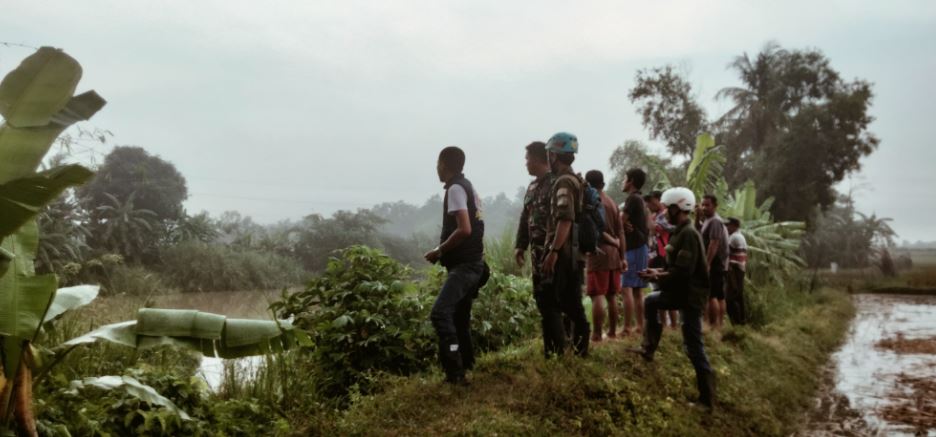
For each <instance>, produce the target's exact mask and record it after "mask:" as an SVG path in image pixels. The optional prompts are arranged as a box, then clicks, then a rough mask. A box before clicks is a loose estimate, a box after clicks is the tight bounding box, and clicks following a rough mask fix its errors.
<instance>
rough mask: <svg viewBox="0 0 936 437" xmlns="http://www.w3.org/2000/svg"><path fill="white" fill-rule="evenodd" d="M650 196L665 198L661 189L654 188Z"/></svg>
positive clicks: (652, 197) (658, 198)
mask: <svg viewBox="0 0 936 437" xmlns="http://www.w3.org/2000/svg"><path fill="white" fill-rule="evenodd" d="M650 198H651V199H657V200H660V199H662V198H663V192H662V191H660V190H653V191H651V192H650Z"/></svg>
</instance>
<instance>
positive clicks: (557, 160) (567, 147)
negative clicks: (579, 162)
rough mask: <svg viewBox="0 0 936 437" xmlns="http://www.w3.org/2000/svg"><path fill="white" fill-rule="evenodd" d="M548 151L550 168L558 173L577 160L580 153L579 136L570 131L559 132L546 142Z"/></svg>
mask: <svg viewBox="0 0 936 437" xmlns="http://www.w3.org/2000/svg"><path fill="white" fill-rule="evenodd" d="M546 152H547V157H548V159H549V168H550V169H552V171H553V173H558V172H559V171H560V170H562V169H563V168H565V167H568V166H570V165H572V163H573V162H575V154H576V153H578V138H577V137H576V136H575V135H572V134H570V133H568V132H559V133H557V134H555V135H553V136H552V137H550V138H549V141H547V142H546Z"/></svg>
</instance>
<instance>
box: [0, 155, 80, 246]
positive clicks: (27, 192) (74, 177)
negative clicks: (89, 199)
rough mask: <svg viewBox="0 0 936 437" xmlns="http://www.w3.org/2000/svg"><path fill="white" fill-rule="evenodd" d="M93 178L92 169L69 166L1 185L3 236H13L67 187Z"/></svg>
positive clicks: (0, 205)
mask: <svg viewBox="0 0 936 437" xmlns="http://www.w3.org/2000/svg"><path fill="white" fill-rule="evenodd" d="M92 176H94V173H93V172H92V171H91V170H88V169H86V168H84V167H82V166H80V165H65V166H61V167H56V168H53V169H51V170H48V171H44V172H42V173H38V174H36V175H35V176H30V177H26V178H21V179H14V180H12V181H10V182H7V183H5V184H2V185H0V236H6V235H9V234H11V233H13V232H14V231H15V230H16V229H17V228H19V227H20V226H22V225H23V224H24V223H26V221H28V220H30V219H32V218H33V217H35V216H36V215H37V214H39V212H40V211H41V210H42V207H44V206H45V205H47V204H48V203H50V202H52V201H53V200H55V198H56V197H58V196H59V195H60V194H61V193H62V191H64V190H65V189H66V188H68V187H71V186H74V185H80V184H83V183H84V182H87V181H88V180H89V179H91V177H92Z"/></svg>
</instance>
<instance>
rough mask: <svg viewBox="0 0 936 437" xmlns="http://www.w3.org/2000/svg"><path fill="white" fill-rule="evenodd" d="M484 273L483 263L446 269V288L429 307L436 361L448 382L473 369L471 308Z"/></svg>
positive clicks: (444, 287) (459, 265)
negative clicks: (436, 339) (436, 351)
mask: <svg viewBox="0 0 936 437" xmlns="http://www.w3.org/2000/svg"><path fill="white" fill-rule="evenodd" d="M483 272H484V263H483V262H482V261H478V262H474V263H464V264H458V265H456V266H452V267H449V268H448V276H447V277H446V278H445V284H443V285H442V290H441V291H440V292H439V296H438V297H436V301H435V304H434V305H432V312H431V313H430V315H429V318H430V320H432V326H433V328H435V331H436V335H438V337H439V361H440V363H441V364H442V369H443V370H445V374H446V377H448V378H449V379H454V378H458V377H463V376H465V369H471V368H472V367H474V346H473V345H472V344H471V304H472V302H474V298H475V297H476V296H477V294H478V288H479V286H480V283H481V276H482V274H483Z"/></svg>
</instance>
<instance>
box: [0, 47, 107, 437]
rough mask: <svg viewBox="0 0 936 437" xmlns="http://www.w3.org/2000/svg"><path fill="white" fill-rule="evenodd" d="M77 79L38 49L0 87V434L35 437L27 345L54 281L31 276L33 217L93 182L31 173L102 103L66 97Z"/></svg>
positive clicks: (59, 56)
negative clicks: (9, 431) (13, 427)
mask: <svg viewBox="0 0 936 437" xmlns="http://www.w3.org/2000/svg"><path fill="white" fill-rule="evenodd" d="M80 78H81V66H80V65H79V64H78V62H77V61H75V60H74V59H73V58H71V57H70V56H68V55H66V54H65V53H64V52H62V51H61V50H57V49H53V48H50V47H43V48H41V49H39V50H38V51H37V52H36V53H34V54H33V55H31V56H29V57H27V58H26V59H24V60H23V62H22V63H21V64H20V65H19V67H17V68H16V69H15V70H13V71H12V72H10V73H9V74H7V75H6V77H4V79H3V81H2V82H0V115H2V116H3V119H4V122H3V124H2V125H0V239H2V244H0V246H2V248H3V251H2V255H0V257H2V258H3V261H4V262H2V263H0V275H2V276H0V342H2V348H0V367H2V368H0V373H2V378H0V429H2V428H9V426H10V423H11V421H12V420H14V419H15V420H16V423H17V426H18V428H19V430H20V432H21V433H23V434H27V435H36V429H35V423H34V420H33V417H32V408H31V403H32V399H31V398H32V377H31V372H32V367H33V364H34V363H33V356H32V347H31V343H32V342H33V341H34V340H35V338H36V335H37V334H38V332H39V327H40V325H41V322H42V320H43V317H44V316H45V314H46V312H47V310H48V309H49V306H50V305H51V303H52V300H53V297H54V296H55V291H56V285H57V279H56V277H55V275H51V274H50V275H36V274H35V268H34V265H33V260H34V259H35V256H36V248H37V246H38V231H37V226H36V223H35V217H36V215H37V214H38V213H39V212H40V210H41V208H42V207H43V206H45V205H46V204H48V203H49V202H51V201H52V200H54V199H55V198H56V197H57V196H58V195H59V194H61V192H62V191H63V190H65V189H66V188H68V187H70V186H74V185H77V184H81V183H83V182H85V181H87V180H88V179H90V178H91V176H92V175H93V173H92V172H91V171H90V170H88V169H86V168H84V167H81V166H78V165H65V166H58V167H54V168H52V169H49V170H46V171H43V172H39V173H37V172H36V169H37V168H38V167H39V164H40V163H41V161H42V159H43V158H44V157H45V155H46V153H47V152H48V151H49V148H50V147H51V146H52V143H53V141H54V140H55V138H56V137H58V135H59V134H60V133H62V131H64V130H65V129H66V128H68V127H69V126H70V125H72V124H74V123H75V122H78V121H82V120H87V119H89V118H90V117H91V116H93V115H94V114H95V113H96V112H97V111H98V110H100V109H101V108H102V107H103V106H104V104H105V101H104V99H102V98H101V97H100V96H98V95H97V93H95V92H94V91H89V92H86V93H83V94H80V95H77V96H75V95H74V92H75V88H76V87H77V85H78V81H79V79H80Z"/></svg>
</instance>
